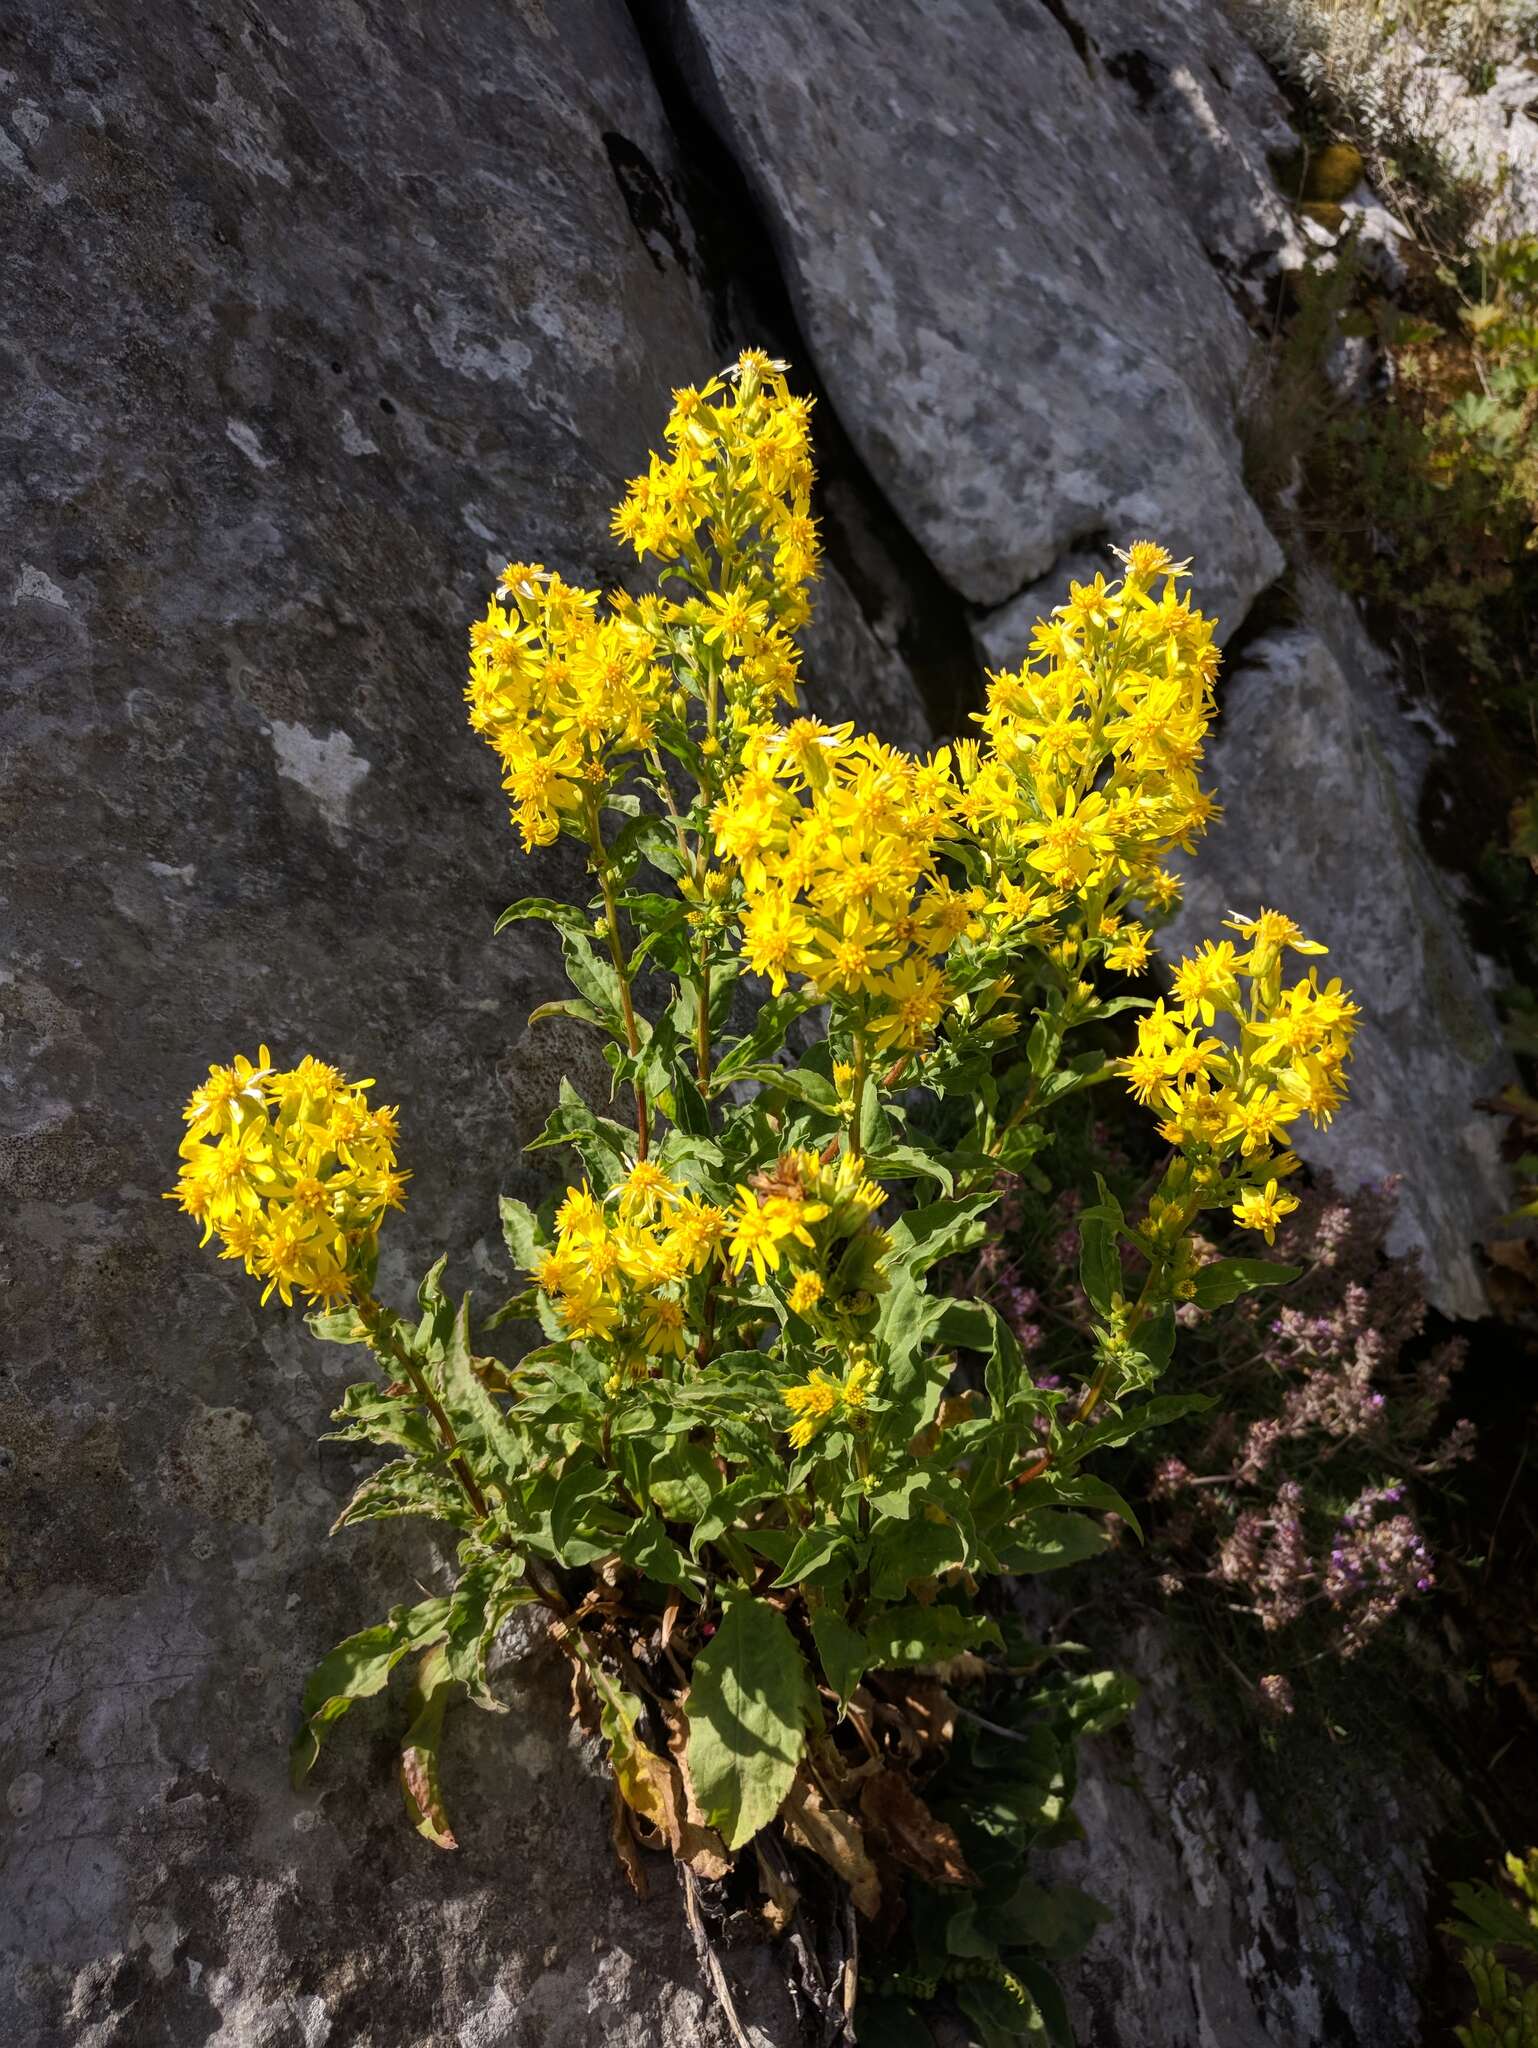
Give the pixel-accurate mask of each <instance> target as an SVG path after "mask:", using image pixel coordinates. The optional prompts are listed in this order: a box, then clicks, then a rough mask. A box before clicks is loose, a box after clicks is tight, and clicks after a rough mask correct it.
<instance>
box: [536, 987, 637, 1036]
mask: <svg viewBox="0 0 1538 2048" xmlns="http://www.w3.org/2000/svg"><path fill="white" fill-rule="evenodd" d="M547 1017H571V1018H573V1019H574V1020H575V1021H576V1022H577V1023H578V1024H591V1025H593V1026H594V1027H595V1029H597V1030H599V1031H607V1032H609V1033H610V1034H613V1033H615V1032H617V1031H618V1029H619V1026H618V1025H617V1023H616V1022H615V1020H614V1019H613V1018H611V1017H608V1016H606V1015H605V1014H604V1013H603V1012H602V1011H601V1010H595V1009H594V1008H593V1006H592V1004H591V1003H585V1002H583V1001H582V999H581V997H580V996H565V997H563V998H562V999H561V1000H560V1001H559V1002H555V1003H541V1004H540V1006H539V1008H538V1009H537V1010H530V1012H529V1022H530V1023H531V1024H543V1023H544V1021H545V1019H546V1018H547Z"/></svg>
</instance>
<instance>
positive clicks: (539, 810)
mask: <svg viewBox="0 0 1538 2048" xmlns="http://www.w3.org/2000/svg"><path fill="white" fill-rule="evenodd" d="M499 594H500V596H501V597H503V598H505V599H506V603H505V604H503V603H499V602H498V600H497V598H495V597H494V598H492V599H491V600H490V601H489V602H488V604H487V607H486V616H485V618H483V619H477V620H476V622H475V624H474V625H473V626H472V627H471V628H470V681H469V684H468V686H467V687H466V690H465V698H466V701H467V702H468V704H469V706H470V723H471V725H472V726H473V727H474V729H475V730H476V731H477V732H478V733H480V734H481V736H482V737H483V738H484V739H486V740H487V741H488V742H489V743H490V745H491V746H492V747H493V748H494V750H495V751H496V754H497V756H498V758H499V760H500V761H501V763H502V770H503V773H502V787H503V788H504V789H505V790H506V791H507V793H508V795H509V796H510V797H511V798H512V811H513V819H514V822H515V823H516V825H517V826H518V829H519V832H520V834H521V835H522V838H523V844H524V847H525V849H526V850H527V849H530V848H532V847H536V846H548V845H550V844H551V842H552V841H553V840H554V839H555V838H556V837H557V835H558V834H559V832H560V829H561V819H562V815H563V814H565V813H571V812H574V811H577V810H579V809H580V808H581V807H582V805H583V804H584V802H585V801H586V799H587V798H588V797H590V796H592V795H594V794H595V793H597V792H599V791H601V789H602V787H603V785H604V783H605V782H606V780H607V777H608V774H609V766H610V762H611V760H612V758H613V756H614V755H615V754H616V753H623V752H627V751H634V750H635V749H637V748H642V747H646V746H648V745H649V744H650V742H651V737H652V724H653V721H654V719H655V717H656V715H657V709H658V705H659V702H660V700H661V696H662V693H663V691H664V689H666V688H670V687H671V678H670V676H669V675H668V672H667V671H666V670H665V669H663V668H660V667H658V666H657V665H656V663H655V660H654V655H655V652H656V631H657V613H658V611H659V609H660V607H659V606H658V604H657V601H656V600H655V599H653V600H652V601H651V602H650V604H649V605H648V604H645V603H640V602H637V603H633V604H628V605H626V606H624V607H623V608H621V609H620V610H619V611H618V614H617V615H616V616H614V617H609V618H600V617H599V616H598V604H599V596H598V592H597V591H596V590H579V589H578V588H576V586H575V585H573V584H570V583H564V582H563V581H562V580H561V578H560V577H559V576H555V575H552V574H551V573H550V572H549V571H548V570H546V569H543V568H541V567H540V566H539V565H538V564H537V563H526V562H512V563H509V564H508V566H507V568H506V569H505V570H504V571H503V572H502V583H501V585H500V586H499Z"/></svg>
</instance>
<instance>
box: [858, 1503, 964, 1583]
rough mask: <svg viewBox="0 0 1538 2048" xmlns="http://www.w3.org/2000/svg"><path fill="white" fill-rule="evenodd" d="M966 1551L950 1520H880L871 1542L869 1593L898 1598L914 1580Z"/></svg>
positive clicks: (931, 1575)
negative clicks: (881, 1521)
mask: <svg viewBox="0 0 1538 2048" xmlns="http://www.w3.org/2000/svg"><path fill="white" fill-rule="evenodd" d="M965 1554H966V1543H965V1540H964V1538H963V1537H962V1534H961V1531H960V1530H959V1529H958V1528H957V1527H956V1526H955V1525H954V1523H951V1522H931V1521H928V1520H923V1521H915V1522H883V1523H882V1524H881V1526H880V1527H879V1528H878V1529H877V1531H876V1534H875V1538H874V1541H873V1542H872V1545H871V1595H872V1597H873V1598H874V1599H877V1600H900V1599H901V1598H902V1597H903V1595H904V1594H905V1593H906V1592H907V1590H908V1587H909V1586H910V1585H911V1584H912V1583H913V1581H914V1580H916V1579H932V1578H934V1577H935V1576H936V1575H937V1574H938V1573H940V1572H942V1571H945V1570H947V1569H948V1568H949V1567H950V1566H951V1565H956V1564H960V1563H961V1561H962V1559H963V1557H964V1556H965Z"/></svg>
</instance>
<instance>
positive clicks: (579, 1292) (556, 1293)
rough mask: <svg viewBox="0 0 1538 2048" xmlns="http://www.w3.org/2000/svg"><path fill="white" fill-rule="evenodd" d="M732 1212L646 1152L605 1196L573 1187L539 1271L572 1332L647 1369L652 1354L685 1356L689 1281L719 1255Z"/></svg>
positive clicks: (636, 1368) (635, 1368) (636, 1370)
mask: <svg viewBox="0 0 1538 2048" xmlns="http://www.w3.org/2000/svg"><path fill="white" fill-rule="evenodd" d="M728 1220H729V1219H728V1216H727V1212H726V1211H725V1210H724V1209H718V1208H716V1207H715V1206H714V1205H713V1204H712V1203H710V1202H702V1201H701V1200H700V1199H699V1198H698V1197H697V1196H696V1195H693V1194H691V1193H689V1192H688V1190H686V1189H685V1188H683V1187H681V1186H680V1185H679V1183H678V1182H677V1181H675V1180H673V1179H672V1178H671V1176H670V1175H668V1174H667V1173H665V1172H664V1171H663V1170H662V1168H661V1167H659V1166H657V1165H655V1164H654V1163H653V1162H652V1161H650V1160H645V1159H643V1160H641V1161H639V1162H638V1163H637V1164H636V1165H635V1166H632V1167H631V1169H630V1172H629V1174H628V1175H627V1177H626V1178H625V1180H624V1181H622V1182H621V1184H620V1185H619V1187H618V1188H617V1189H615V1190H614V1191H613V1192H612V1193H611V1195H610V1196H609V1197H608V1199H607V1200H604V1201H600V1200H599V1198H598V1197H597V1196H596V1195H595V1194H594V1193H593V1192H592V1190H591V1189H590V1188H588V1187H587V1186H586V1185H584V1186H582V1187H580V1188H568V1189H567V1191H566V1199H565V1201H564V1202H563V1203H562V1205H561V1207H560V1209H559V1210H558V1211H557V1212H556V1219H555V1223H556V1233H557V1235H556V1241H555V1245H554V1247H553V1248H552V1249H551V1250H550V1251H549V1252H547V1253H546V1254H545V1256H544V1258H543V1259H541V1261H540V1262H539V1265H538V1266H537V1268H536V1269H535V1275H534V1277H535V1279H536V1280H537V1281H538V1283H539V1285H540V1287H541V1288H542V1289H543V1291H544V1292H545V1293H546V1294H547V1295H548V1296H549V1297H550V1301H551V1304H552V1306H553V1307H554V1309H555V1312H556V1315H557V1316H558V1317H559V1318H560V1322H561V1326H562V1328H563V1329H564V1330H565V1332H566V1334H567V1335H568V1336H570V1337H579V1338H584V1339H586V1340H588V1341H589V1342H597V1343H601V1344H603V1345H604V1346H605V1347H608V1348H612V1349H614V1350H615V1351H617V1352H618V1353H619V1355H620V1357H621V1358H622V1360H623V1361H624V1362H625V1364H626V1366H627V1368H628V1369H629V1370H630V1372H631V1373H632V1374H634V1375H635V1376H638V1377H639V1376H641V1375H644V1373H645V1372H646V1370H647V1362H648V1360H650V1359H652V1358H659V1357H674V1358H681V1357H682V1356H683V1352H684V1330H685V1324H686V1320H687V1318H686V1304H685V1300H684V1290H685V1286H686V1283H687V1282H688V1280H689V1279H690V1278H691V1276H692V1275H694V1274H695V1273H699V1272H702V1271H703V1270H704V1268H705V1267H706V1266H708V1265H709V1264H710V1263H711V1261H712V1260H713V1259H714V1258H715V1256H716V1254H717V1252H718V1250H719V1247H720V1245H721V1242H722V1239H723V1238H724V1236H725V1234H726V1231H727V1228H728Z"/></svg>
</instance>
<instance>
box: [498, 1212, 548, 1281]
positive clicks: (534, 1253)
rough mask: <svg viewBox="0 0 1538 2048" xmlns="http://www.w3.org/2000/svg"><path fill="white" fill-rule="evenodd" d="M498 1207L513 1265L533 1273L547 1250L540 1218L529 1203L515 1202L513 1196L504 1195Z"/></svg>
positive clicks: (503, 1233)
mask: <svg viewBox="0 0 1538 2048" xmlns="http://www.w3.org/2000/svg"><path fill="white" fill-rule="evenodd" d="M497 1207H498V1210H499V1212H500V1214H501V1218H502V1237H503V1240H504V1242H505V1243H506V1245H507V1248H508V1250H509V1252H511V1253H512V1256H513V1263H514V1264H515V1265H516V1266H517V1267H518V1269H519V1271H520V1272H523V1273H532V1272H533V1271H534V1268H535V1267H536V1266H537V1265H538V1264H539V1262H540V1260H541V1259H542V1258H543V1257H544V1255H545V1252H546V1249H547V1245H546V1241H545V1234H544V1232H543V1231H542V1230H541V1229H540V1225H539V1218H538V1217H537V1216H536V1215H535V1214H534V1211H533V1210H532V1209H531V1208H530V1207H529V1205H528V1203H527V1202H518V1201H515V1200H514V1199H513V1197H512V1196H511V1195H503V1196H502V1198H501V1200H500V1201H499V1202H498V1204H497Z"/></svg>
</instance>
